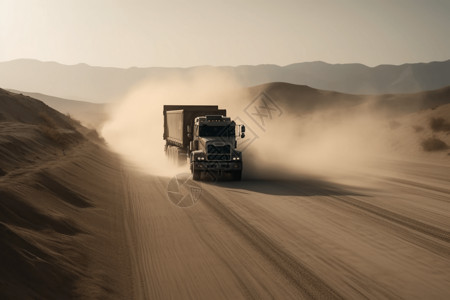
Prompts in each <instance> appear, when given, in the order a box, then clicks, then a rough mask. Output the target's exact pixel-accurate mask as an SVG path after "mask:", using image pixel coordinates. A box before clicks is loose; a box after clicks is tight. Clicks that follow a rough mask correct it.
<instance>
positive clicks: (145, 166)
mask: <svg viewBox="0 0 450 300" xmlns="http://www.w3.org/2000/svg"><path fill="white" fill-rule="evenodd" d="M237 90H239V86H238V85H237V84H236V83H235V82H234V80H232V79H231V78H230V77H229V76H226V75H224V74H222V73H220V72H217V71H214V70H211V71H204V70H203V71H202V72H198V71H195V70H193V71H191V72H190V73H189V74H188V75H187V76H186V75H183V76H182V75H179V76H171V77H166V78H161V79H160V80H154V79H152V80H151V81H148V82H143V83H141V84H140V85H138V86H136V87H134V88H133V89H132V90H131V91H130V92H129V93H128V94H127V95H126V96H125V97H124V99H123V100H122V101H120V102H119V103H118V104H117V105H116V106H115V107H114V108H113V109H112V112H111V115H110V116H109V121H108V122H106V123H105V125H104V127H103V128H102V130H101V133H102V136H103V137H104V138H105V139H106V141H107V142H108V144H109V145H110V146H111V147H112V148H113V149H114V150H115V151H117V152H118V153H120V154H122V155H123V156H124V157H125V158H126V159H127V160H129V161H131V162H133V163H134V164H136V165H137V166H138V167H140V168H141V169H142V170H143V171H145V172H148V173H151V174H155V175H161V176H173V175H175V174H177V173H182V172H189V168H188V167H187V166H184V167H175V166H174V165H172V164H170V163H169V161H168V160H167V158H166V157H165V153H164V143H165V142H164V140H163V105H169V104H174V105H177V104H186V105H197V104H198V105H201V104H202V105H207V104H209V105H219V106H220V107H223V108H228V107H227V100H228V99H230V97H231V95H232V94H233V93H234V92H235V91H237Z"/></svg>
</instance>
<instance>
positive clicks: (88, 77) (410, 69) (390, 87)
mask: <svg viewBox="0 0 450 300" xmlns="http://www.w3.org/2000/svg"><path fill="white" fill-rule="evenodd" d="M214 70H218V71H220V72H222V73H224V74H227V75H230V76H232V77H233V78H235V80H236V81H237V82H238V83H239V84H240V85H241V86H243V87H248V86H254V85H260V84H265V83H270V82H286V83H291V84H299V85H308V86H311V87H313V88H316V89H322V90H330V91H337V92H341V93H350V94H388V93H416V92H421V91H427V90H435V89H439V88H442V87H445V86H448V85H450V60H447V61H443V62H430V63H414V64H403V65H398V66H397V65H380V66H377V67H368V66H365V65H362V64H328V63H324V62H306V63H298V64H292V65H287V66H277V65H257V66H237V67H211V66H198V67H191V68H159V67H152V68H128V69H121V68H105V67H93V66H88V65H86V64H78V65H72V66H68V65H62V64H59V63H55V62H41V61H37V60H30V59H19V60H14V61H8V62H0V86H1V87H3V88H7V89H16V90H21V91H28V92H37V93H43V94H47V95H53V96H57V97H61V98H67V99H74V100H83V101H90V102H97V103H98V102H113V101H115V100H117V99H120V98H121V97H122V96H123V95H124V94H126V93H127V92H128V91H129V90H130V88H132V87H133V86H135V85H136V84H139V83H140V82H142V81H145V80H152V79H158V78H171V77H172V76H177V77H179V78H190V77H191V76H195V74H198V73H199V72H202V71H214Z"/></svg>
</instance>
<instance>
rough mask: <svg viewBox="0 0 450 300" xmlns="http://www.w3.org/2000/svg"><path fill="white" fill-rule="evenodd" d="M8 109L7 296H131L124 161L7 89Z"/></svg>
mask: <svg viewBox="0 0 450 300" xmlns="http://www.w3.org/2000/svg"><path fill="white" fill-rule="evenodd" d="M0 112H1V121H0V227H1V229H0V235H1V237H0V241H1V242H0V261H1V268H0V286H1V288H0V294H1V295H2V298H3V299H67V298H73V297H80V298H85V297H89V298H115V297H120V298H123V297H125V296H124V294H123V293H124V292H125V293H128V292H127V289H128V288H127V285H128V284H129V283H128V281H127V278H126V277H127V273H126V270H127V268H128V267H127V254H126V253H127V251H126V248H125V247H124V246H123V245H124V243H123V241H122V239H121V238H120V232H121V230H122V228H121V227H116V226H117V224H116V223H115V222H114V220H113V217H108V216H114V215H115V214H117V218H120V211H121V203H120V201H118V200H119V199H118V198H120V193H121V191H120V188H119V187H116V188H115V187H114V186H112V187H111V188H109V189H108V190H105V189H104V187H105V186H108V185H109V183H110V182H111V181H114V180H119V179H117V178H118V177H119V178H120V174H119V173H118V171H117V172H116V173H114V171H113V170H114V168H115V167H116V166H117V164H118V158H117V157H116V156H115V155H112V154H110V153H109V152H107V151H106V150H105V149H103V148H104V146H102V145H101V144H99V143H98V141H96V140H93V139H92V138H91V137H90V136H89V135H88V133H89V132H90V131H89V130H87V129H85V128H82V127H81V126H79V125H78V124H77V123H76V122H74V121H73V120H71V119H69V118H67V117H66V116H64V115H62V114H61V113H59V112H57V111H55V110H53V109H51V108H50V107H48V106H46V105H45V104H44V103H42V102H40V101H38V100H34V99H31V98H29V97H26V96H22V95H17V94H13V93H10V92H6V91H4V90H0ZM114 178H116V179H114ZM118 233H119V234H118Z"/></svg>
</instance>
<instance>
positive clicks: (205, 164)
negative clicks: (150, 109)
mask: <svg viewBox="0 0 450 300" xmlns="http://www.w3.org/2000/svg"><path fill="white" fill-rule="evenodd" d="M163 115H164V133H163V139H164V140H165V142H166V144H165V146H164V151H165V152H166V155H167V156H168V158H169V160H171V161H172V162H174V163H175V164H182V163H186V162H189V167H190V169H191V173H192V177H193V179H194V180H201V179H203V178H206V177H210V176H213V177H214V178H218V177H217V176H223V175H227V174H228V175H229V177H231V179H233V180H241V177H242V153H241V151H238V150H237V140H236V136H238V137H239V136H240V137H241V138H244V137H245V126H244V125H237V124H236V123H235V122H234V121H233V120H231V118H229V117H227V111H226V110H225V109H219V107H218V106H217V105H164V107H163Z"/></svg>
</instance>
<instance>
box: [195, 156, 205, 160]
mask: <svg viewBox="0 0 450 300" xmlns="http://www.w3.org/2000/svg"><path fill="white" fill-rule="evenodd" d="M197 160H205V158H204V157H203V156H198V157H197Z"/></svg>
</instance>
